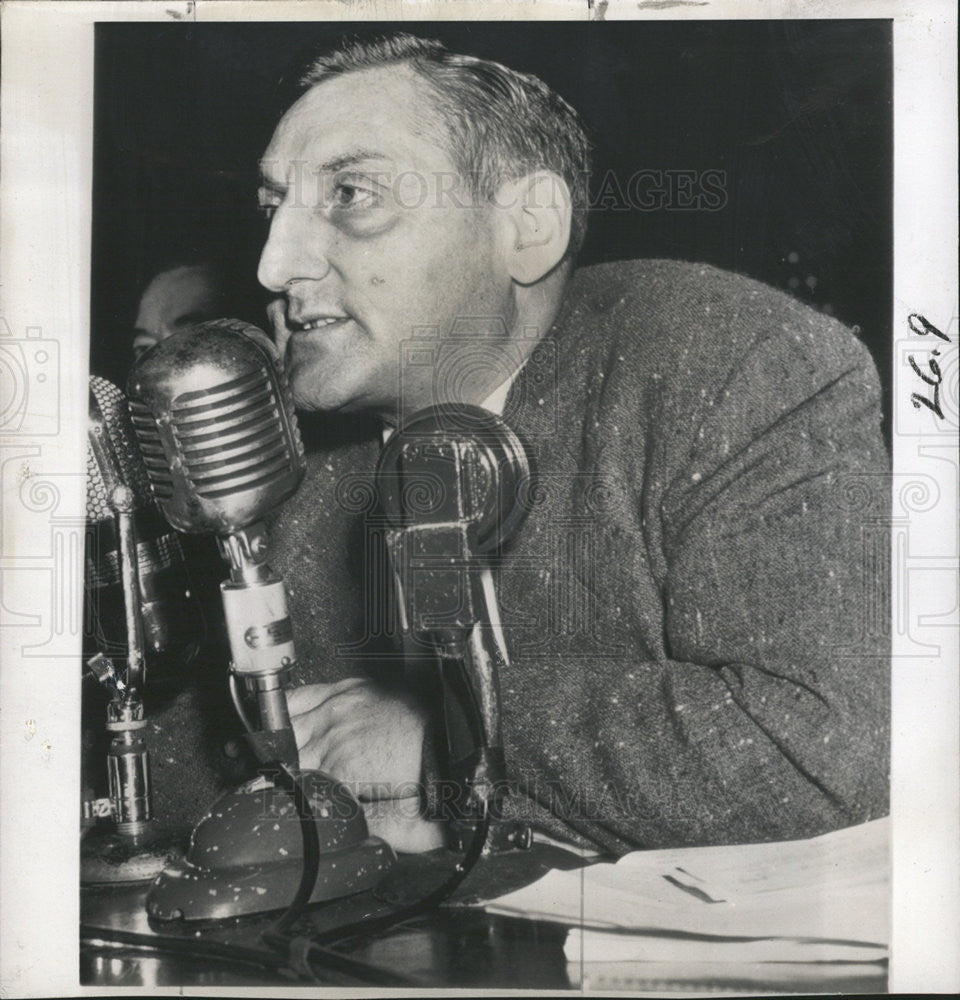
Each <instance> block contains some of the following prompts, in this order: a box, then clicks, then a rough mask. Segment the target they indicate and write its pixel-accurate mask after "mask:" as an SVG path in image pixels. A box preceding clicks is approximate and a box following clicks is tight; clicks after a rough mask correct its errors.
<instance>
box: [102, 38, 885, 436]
mask: <svg viewBox="0 0 960 1000" xmlns="http://www.w3.org/2000/svg"><path fill="white" fill-rule="evenodd" d="M375 28H376V30H380V31H386V30H391V29H399V30H407V31H412V32H413V33H416V34H422V35H426V36H428V37H434V38H440V39H441V40H443V41H444V42H446V43H447V44H448V46H449V47H450V48H452V49H454V50H459V51H462V52H469V53H471V54H475V55H478V56H483V57H488V58H493V59H496V60H498V61H501V62H504V63H506V64H507V65H509V66H511V67H513V68H516V69H519V70H524V71H528V72H532V73H535V74H536V75H537V76H540V77H541V78H542V79H544V80H545V81H547V82H548V83H549V84H550V85H551V86H552V87H554V89H556V90H557V91H558V92H559V93H560V94H562V95H563V96H564V97H565V98H566V99H567V100H568V101H570V103H571V104H573V105H574V106H575V107H576V108H577V109H578V110H579V111H580V113H581V114H582V116H583V118H584V120H585V122H586V124H587V126H588V129H589V131H590V133H591V137H592V140H593V142H594V145H595V154H594V177H595V183H594V195H595V199H596V200H597V201H598V203H599V205H601V206H604V207H597V208H595V209H594V210H593V211H591V214H590V223H589V230H588V237H587V242H586V245H585V247H584V251H583V254H582V255H581V260H582V261H583V262H584V263H592V262H595V261H601V260H617V259H622V258H629V257H641V256H643V257H670V258H679V259H686V260H696V261H703V262H709V263H713V264H717V265H719V266H721V267H725V268H729V269H731V270H735V271H739V272H741V273H744V274H748V275H751V276H753V277H756V278H759V279H761V280H763V281H766V282H768V283H769V284H771V285H775V286H777V287H780V288H783V289H785V290H788V291H791V292H792V293H793V294H795V295H796V296H798V297H799V298H801V299H803V300H804V301H807V302H809V303H810V304H811V305H812V306H814V307H815V308H818V309H821V310H823V311H825V312H828V313H832V314H833V315H835V316H837V317H839V318H840V319H842V320H843V321H844V322H846V323H847V324H849V325H851V326H855V327H857V328H858V329H859V333H860V336H861V339H863V340H864V342H865V343H866V344H867V345H868V347H869V348H870V349H871V351H872V352H873V355H874V357H875V359H876V361H877V364H878V367H879V369H880V372H881V378H882V380H883V382H884V384H885V386H886V391H887V393H888V394H889V383H890V326H891V308H892V282H893V265H892V235H893V234H892V143H893V110H892V44H891V37H892V36H891V24H890V22H889V21H876V20H875V21H863V20H857V21H852V20H851V21H787V22H779V21H762V22H759V21H757V22H754V21H740V22H735V21H727V22H684V23H679V22H658V23H643V22H629V23H624V22H621V23H602V22H600V23H597V22H591V23H588V24H584V23H555V24H545V23H535V22H523V23H516V22H513V23H511V22H507V23H487V22H481V23H476V22H474V23H449V22H446V23H438V24H434V23H415V24H411V23H405V24H387V23H380V24H378V25H376V26H375ZM370 29H371V26H370V25H369V24H366V25H363V24H354V25H349V24H348V25H343V24H337V25H322V24H321V25H317V24H309V23H233V24H199V25H194V24H189V25H188V24H162V25H161V24H113V23H100V24H98V25H97V28H96V31H97V35H96V40H97V47H96V77H95V87H96V91H95V102H96V103H95V116H96V117H95V162H94V219H93V277H92V281H93V287H92V317H91V318H92V330H93V336H92V348H91V366H92V369H93V371H94V372H96V373H98V374H102V375H104V376H106V377H108V378H110V379H112V380H114V381H116V382H119V383H121V384H122V383H123V382H124V381H125V375H126V371H127V368H128V366H129V363H130V358H131V353H130V340H131V333H130V331H131V329H132V326H133V321H134V318H135V314H136V309H137V302H138V298H139V295H140V292H141V291H142V289H143V287H144V285H145V284H146V282H147V281H148V280H149V278H150V277H151V276H152V275H153V273H155V271H156V269H157V268H158V267H160V266H162V265H163V264H165V263H169V262H170V261H172V260H175V259H176V258H178V257H181V256H183V255H184V254H185V253H186V254H188V253H195V254H205V255H208V256H212V257H214V258H216V259H218V260H220V261H222V262H223V263H224V264H225V266H226V268H227V269H228V271H230V272H232V273H233V274H234V275H235V276H237V282H238V284H237V292H236V295H237V303H238V307H237V309H236V310H235V311H236V312H237V313H238V314H240V315H242V316H244V318H248V319H252V320H254V321H257V320H261V317H260V316H259V315H258V313H259V309H260V307H261V298H260V294H261V293H260V292H259V291H258V289H257V288H256V277H255V275H256V262H257V258H258V255H259V250H260V246H261V245H262V242H263V238H264V236H265V232H266V229H265V223H264V221H263V219H262V218H261V216H260V214H259V213H258V211H257V209H256V187H257V158H258V156H259V155H260V154H261V153H262V152H263V150H264V148H265V147H266V143H267V141H268V139H269V137H270V133H271V131H272V129H273V126H274V125H275V124H276V121H277V118H278V116H279V114H280V113H281V112H282V110H283V108H284V107H285V105H286V103H287V102H288V100H289V97H290V89H289V81H290V80H291V77H292V76H294V75H295V68H296V66H297V64H299V63H300V62H301V61H302V60H303V58H304V57H305V56H307V55H308V54H309V52H310V51H311V50H312V49H313V48H315V47H316V46H317V45H318V44H321V43H323V42H325V41H333V40H335V39H336V37H337V36H339V35H340V34H342V33H344V32H351V33H355V32H357V31H362V32H366V31H369V30H370ZM640 169H645V170H693V171H703V170H716V171H724V172H725V175H726V185H725V188H726V203H725V204H724V205H723V207H722V208H720V209H719V210H714V211H708V210H705V209H703V208H701V209H699V210H681V209H680V208H679V206H678V205H673V206H670V205H668V206H667V207H661V208H659V209H657V210H647V211H639V210H634V211H619V210H614V209H612V208H611V207H610V201H611V199H610V198H604V191H602V190H601V187H602V186H603V184H604V180H603V179H604V177H605V176H607V177H608V176H609V175H610V172H611V171H612V172H613V176H615V177H616V178H617V179H618V180H619V182H620V183H621V184H622V185H625V184H626V181H627V179H628V178H630V177H631V176H632V175H633V174H634V173H635V172H636V171H637V170H640ZM608 185H609V181H608ZM606 191H609V187H607V188H606ZM888 402H889V395H888ZM886 410H887V414H888V419H889V405H888V406H887V407H886Z"/></svg>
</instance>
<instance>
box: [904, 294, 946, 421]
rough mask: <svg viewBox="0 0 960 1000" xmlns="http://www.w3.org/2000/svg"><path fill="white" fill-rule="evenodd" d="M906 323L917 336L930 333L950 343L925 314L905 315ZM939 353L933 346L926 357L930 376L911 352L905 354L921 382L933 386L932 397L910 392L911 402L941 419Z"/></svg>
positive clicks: (941, 377) (917, 407) (941, 379)
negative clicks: (923, 370) (923, 407)
mask: <svg viewBox="0 0 960 1000" xmlns="http://www.w3.org/2000/svg"><path fill="white" fill-rule="evenodd" d="M907 325H908V326H909V327H910V329H911V331H912V332H913V333H915V334H917V336H918V337H925V336H927V335H928V334H931V333H932V334H933V336H934V337H939V338H940V340H944V341H946V342H947V343H948V344H949V343H950V338H949V337H948V336H947V335H946V334H945V333H943V332H941V331H940V330H938V329H937V328H936V327H935V326H934V325H933V323H931V322H930V320H928V319H927V318H926V317H925V316H921V315H920V313H911V314H910V315H909V316H908V317H907ZM939 355H940V350H939V348H935V349H934V350H933V351H932V352H931V356H930V357H928V358H927V366H928V368H929V369H930V372H931V374H932V376H933V377H932V378H931V376H930V375H928V374H926V373H925V372H922V371H921V370H920V366H919V365H918V364H917V362H916V361H914V359H913V355H912V354H910V355H908V356H907V361H909V362H910V367H911V368H912V369H913V370H914V372H916V374H917V375H918V376H919V377H920V380H921V381H922V382H925V383H926V384H927V385H932V386H933V399H927V397H926V396H921V395H920V393H919V392H914V393H912V394H911V396H910V402H911V403H913V407H914V409H916V410H919V409H920V407H921V406H925V407H927V409H929V410H932V411H933V412H934V413H935V414H936V415H937V416H938V417H939V418H940V419H941V420H942V419H943V410H941V409H940V383H941V382H942V381H943V372H942V371H941V370H940V364H939V363H938V361H937V357H938V356H939Z"/></svg>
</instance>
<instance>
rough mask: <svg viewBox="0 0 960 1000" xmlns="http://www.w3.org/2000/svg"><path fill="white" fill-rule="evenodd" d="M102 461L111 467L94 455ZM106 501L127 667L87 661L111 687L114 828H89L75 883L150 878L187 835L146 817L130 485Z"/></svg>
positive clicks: (179, 851)
mask: <svg viewBox="0 0 960 1000" xmlns="http://www.w3.org/2000/svg"><path fill="white" fill-rule="evenodd" d="M101 467H102V468H105V469H109V468H110V463H109V461H108V460H106V459H103V458H102V457H101ZM108 491H109V492H108V501H109V503H110V506H111V507H112V508H113V510H114V512H115V514H116V517H117V523H118V534H119V539H120V573H121V583H122V587H123V604H124V614H125V623H126V632H127V669H126V676H125V677H124V676H121V675H120V674H119V673H118V672H117V669H116V667H115V666H114V664H113V663H112V662H111V661H110V660H109V659H107V657H105V656H104V655H103V654H102V653H97V654H96V655H95V656H93V657H91V659H90V660H88V661H87V666H88V667H89V668H90V671H91V673H92V674H93V676H94V677H95V678H96V679H97V680H98V681H99V682H100V683H101V684H102V685H103V686H104V687H105V688H107V690H108V691H110V693H111V696H112V697H111V699H110V703H109V704H108V705H107V723H106V728H107V731H108V732H109V733H111V734H112V737H111V740H110V747H109V749H108V750H107V777H108V781H109V811H110V814H111V815H112V816H113V818H114V821H115V826H114V827H113V828H112V829H109V830H107V831H105V832H101V831H96V830H94V831H91V832H90V833H89V834H88V835H87V836H86V837H85V838H84V840H83V843H82V848H81V869H80V870H81V876H80V878H81V882H83V883H84V884H103V883H106V884H110V883H118V882H140V881H149V880H150V879H152V878H154V877H155V876H156V875H157V874H158V873H159V872H160V871H161V870H162V869H163V867H164V866H165V865H166V864H167V863H168V862H170V861H172V860H173V859H175V858H177V857H182V855H183V852H184V847H185V840H186V837H185V836H184V834H183V833H181V832H179V831H171V830H167V829H166V828H164V827H161V826H160V825H159V824H157V823H156V822H155V821H154V819H153V802H152V794H151V786H150V753H149V750H148V748H147V743H146V740H145V739H144V735H143V731H144V730H145V729H146V726H147V721H146V719H145V718H144V708H143V699H142V698H141V696H140V691H141V689H142V687H143V684H144V681H145V673H146V671H145V667H144V651H143V622H142V619H141V616H140V582H139V571H138V563H137V539H136V530H135V528H134V520H133V512H134V504H135V497H134V494H133V491H132V490H131V489H130V488H129V487H128V486H126V485H124V484H122V483H113V484H108Z"/></svg>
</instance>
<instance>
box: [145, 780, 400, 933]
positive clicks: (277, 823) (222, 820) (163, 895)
mask: <svg viewBox="0 0 960 1000" xmlns="http://www.w3.org/2000/svg"><path fill="white" fill-rule="evenodd" d="M296 775H297V778H298V781H299V782H300V785H301V789H302V790H303V792H304V795H305V797H306V798H307V800H308V801H309V804H310V809H311V811H312V813H313V816H314V819H313V822H314V825H315V828H316V831H317V835H318V840H319V867H318V871H317V877H316V879H315V881H314V884H313V890H312V892H311V895H310V900H309V901H310V903H320V902H326V901H328V900H331V899H338V898H340V897H341V896H349V895H352V894H354V893H358V892H363V891H364V890H367V889H372V888H374V887H375V886H376V885H377V884H378V883H379V882H380V880H381V879H382V878H383V876H384V875H385V874H386V872H387V871H389V869H390V868H392V867H393V865H394V863H395V861H396V856H395V855H394V853H393V849H392V848H391V847H390V845H389V844H387V843H386V841H383V840H380V839H379V838H378V837H371V836H370V835H369V831H368V829H367V822H366V818H365V816H364V813H363V810H362V808H361V807H360V805H359V804H358V803H357V802H356V800H354V798H353V797H352V796H351V795H350V793H349V792H348V791H347V789H346V788H345V787H344V786H343V785H342V784H340V783H339V782H337V781H335V780H334V779H333V778H331V777H329V775H326V774H324V773H323V772H321V771H299V772H297V773H296ZM302 872H303V834H302V828H301V821H300V817H299V815H298V813H297V810H296V807H295V805H294V802H293V797H292V796H291V795H290V794H289V793H288V792H287V791H286V790H285V789H284V788H282V787H280V786H278V785H275V784H274V783H273V782H272V781H270V779H269V772H268V771H267V770H266V769H265V770H264V772H263V773H261V775H260V777H258V778H254V779H253V780H252V781H248V782H247V783H246V784H244V785H241V786H240V787H239V788H237V789H235V790H234V791H232V792H228V793H227V794H226V795H223V796H221V797H220V798H219V799H218V800H217V801H216V802H215V803H214V804H213V806H211V808H210V810H209V812H208V813H207V815H206V816H205V817H204V818H203V819H202V820H201V821H200V822H199V823H198V824H197V826H196V828H195V829H194V831H193V835H192V837H191V839H190V850H189V852H188V853H187V855H186V857H184V858H183V859H181V860H179V861H175V862H173V863H171V864H169V865H167V866H166V867H164V869H163V871H162V872H161V873H160V875H159V876H158V877H157V879H156V881H155V882H154V884H153V885H152V886H151V887H150V891H149V893H148V894H147V913H148V915H149V916H150V918H151V919H153V920H157V921H171V920H225V919H231V918H235V917H242V916H248V915H251V914H256V913H266V912H269V911H271V910H282V909H285V908H286V907H287V906H289V904H290V903H291V901H292V900H293V898H294V896H295V895H296V893H297V889H298V888H299V886H300V880H301V877H302Z"/></svg>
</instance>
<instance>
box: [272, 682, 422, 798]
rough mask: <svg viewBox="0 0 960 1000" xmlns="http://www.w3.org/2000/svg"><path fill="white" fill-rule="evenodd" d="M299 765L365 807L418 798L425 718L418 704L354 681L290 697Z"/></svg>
mask: <svg viewBox="0 0 960 1000" xmlns="http://www.w3.org/2000/svg"><path fill="white" fill-rule="evenodd" d="M287 704H288V706H289V708H290V721H291V722H292V723H293V732H294V735H295V736H296V738H297V747H298V748H299V750H300V764H301V766H302V767H305V768H318V769H320V770H322V771H325V772H326V773H327V774H329V775H330V776H331V777H334V778H336V779H337V780H339V781H342V782H344V784H346V785H347V786H348V787H349V788H350V789H351V791H352V792H353V793H354V795H356V796H357V797H358V798H359V799H360V800H361V801H367V802H370V801H374V800H378V799H397V798H415V797H416V796H417V795H418V794H419V781H420V765H421V753H422V747H423V732H424V727H425V724H426V718H425V713H424V711H423V709H422V708H421V707H420V706H419V705H418V704H417V702H416V700H415V699H414V698H413V697H412V696H411V695H408V694H405V693H403V692H398V691H393V690H390V689H387V688H385V687H384V686H382V685H380V684H377V683H376V682H374V681H370V680H365V679H363V678H359V677H351V678H349V679H347V680H343V681H338V682H337V683H335V684H307V685H304V686H303V687H300V688H296V689H294V690H293V691H290V692H288V694H287Z"/></svg>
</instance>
